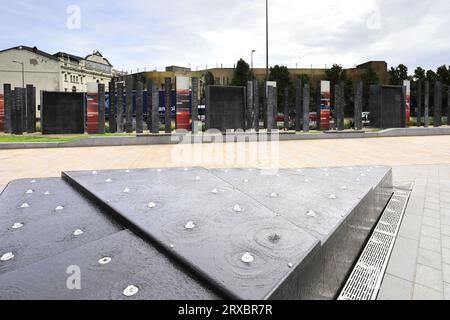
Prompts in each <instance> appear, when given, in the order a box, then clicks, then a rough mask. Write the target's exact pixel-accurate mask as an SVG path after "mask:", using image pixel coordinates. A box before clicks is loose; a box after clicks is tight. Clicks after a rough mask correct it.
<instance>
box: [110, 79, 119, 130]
mask: <svg viewBox="0 0 450 320" xmlns="http://www.w3.org/2000/svg"><path fill="white" fill-rule="evenodd" d="M115 91H116V88H115V83H114V81H111V82H110V83H109V132H110V133H116V132H117V121H116V92H115Z"/></svg>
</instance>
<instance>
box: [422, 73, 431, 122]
mask: <svg viewBox="0 0 450 320" xmlns="http://www.w3.org/2000/svg"><path fill="white" fill-rule="evenodd" d="M424 108H425V109H424V115H423V125H424V127H425V128H428V127H429V126H430V82H429V81H425V102H424Z"/></svg>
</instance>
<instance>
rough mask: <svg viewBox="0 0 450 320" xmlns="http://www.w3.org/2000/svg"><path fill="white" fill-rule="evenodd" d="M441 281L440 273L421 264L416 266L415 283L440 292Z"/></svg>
mask: <svg viewBox="0 0 450 320" xmlns="http://www.w3.org/2000/svg"><path fill="white" fill-rule="evenodd" d="M442 279H443V278H442V271H440V270H437V269H434V268H431V267H428V266H424V265H421V264H418V265H417V269H416V277H415V283H418V284H420V285H422V286H425V287H427V288H430V289H434V290H436V291H442Z"/></svg>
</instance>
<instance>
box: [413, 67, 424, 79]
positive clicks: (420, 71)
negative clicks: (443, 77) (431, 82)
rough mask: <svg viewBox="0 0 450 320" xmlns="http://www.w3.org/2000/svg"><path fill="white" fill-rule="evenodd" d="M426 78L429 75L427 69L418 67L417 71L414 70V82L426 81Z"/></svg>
mask: <svg viewBox="0 0 450 320" xmlns="http://www.w3.org/2000/svg"><path fill="white" fill-rule="evenodd" d="M426 78H427V74H426V71H425V69H423V68H421V67H417V68H416V70H414V81H424V80H426Z"/></svg>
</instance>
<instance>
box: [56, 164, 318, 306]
mask: <svg viewBox="0 0 450 320" xmlns="http://www.w3.org/2000/svg"><path fill="white" fill-rule="evenodd" d="M64 177H65V179H66V180H67V181H70V182H71V183H73V184H76V185H77V186H78V187H79V188H81V189H82V190H84V192H86V193H87V194H90V195H91V196H94V197H95V198H97V199H99V201H102V202H103V203H104V204H107V205H108V206H109V207H110V208H111V209H112V210H114V211H115V212H117V213H118V214H119V215H121V216H122V217H123V218H124V219H126V220H128V221H129V222H130V223H131V224H132V225H134V226H135V227H136V228H138V229H139V230H140V231H141V232H142V233H143V234H145V235H147V236H148V238H149V239H150V240H151V241H152V243H154V244H157V245H158V246H161V247H162V248H164V249H165V250H167V251H168V252H170V255H171V256H172V257H173V258H175V259H177V260H178V261H179V262H180V263H182V264H183V265H185V266H187V267H189V269H191V270H195V271H196V272H197V273H198V274H199V275H200V276H201V277H202V278H203V279H205V280H206V281H207V282H208V283H210V284H211V285H212V286H213V287H215V288H217V290H219V291H221V292H223V293H225V294H226V296H227V297H228V298H235V299H270V298H275V297H276V298H280V297H284V298H287V299H289V298H293V297H302V296H308V295H309V292H311V291H312V290H313V289H312V286H313V284H310V283H309V282H310V281H309V277H305V275H307V272H302V271H303V270H305V269H307V267H308V266H309V267H311V266H312V265H310V264H309V263H310V261H311V259H313V258H314V257H315V255H316V253H317V252H316V250H317V248H318V241H317V240H315V239H314V237H313V236H311V235H309V234H308V233H307V232H305V231H304V230H303V229H302V228H300V227H296V226H294V225H293V224H292V223H291V222H289V221H287V220H286V219H284V218H283V217H279V216H277V214H276V213H275V212H272V211H271V210H268V209H267V208H266V207H264V206H263V205H261V204H260V203H259V202H257V201H255V200H253V199H252V198H250V197H248V196H246V195H245V194H243V193H242V192H240V191H238V190H235V189H234V188H233V186H232V185H230V184H229V183H227V182H225V181H224V180H222V179H220V178H218V177H217V176H215V175H213V174H211V173H210V172H209V171H207V170H205V169H201V168H194V169H188V170H184V169H178V168H173V169H159V170H158V169H149V170H131V171H130V172H124V171H103V172H99V173H98V175H92V174H91V173H90V172H68V173H64ZM109 179H110V180H109ZM106 181H111V182H109V183H108V182H106ZM149 205H151V206H150V207H149ZM237 205H238V206H239V207H238V208H237ZM238 209H241V211H240V212H238V211H239V210H238ZM191 227H192V228H191ZM247 252H248V253H250V254H251V256H250V258H253V259H254V260H253V261H250V260H249V261H248V262H244V261H245V259H244V260H243V258H246V257H247V255H246V253H247ZM299 272H300V273H301V274H300V275H299V274H298V273H299ZM292 277H293V278H295V279H296V281H291V280H292V279H293V278H292Z"/></svg>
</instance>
